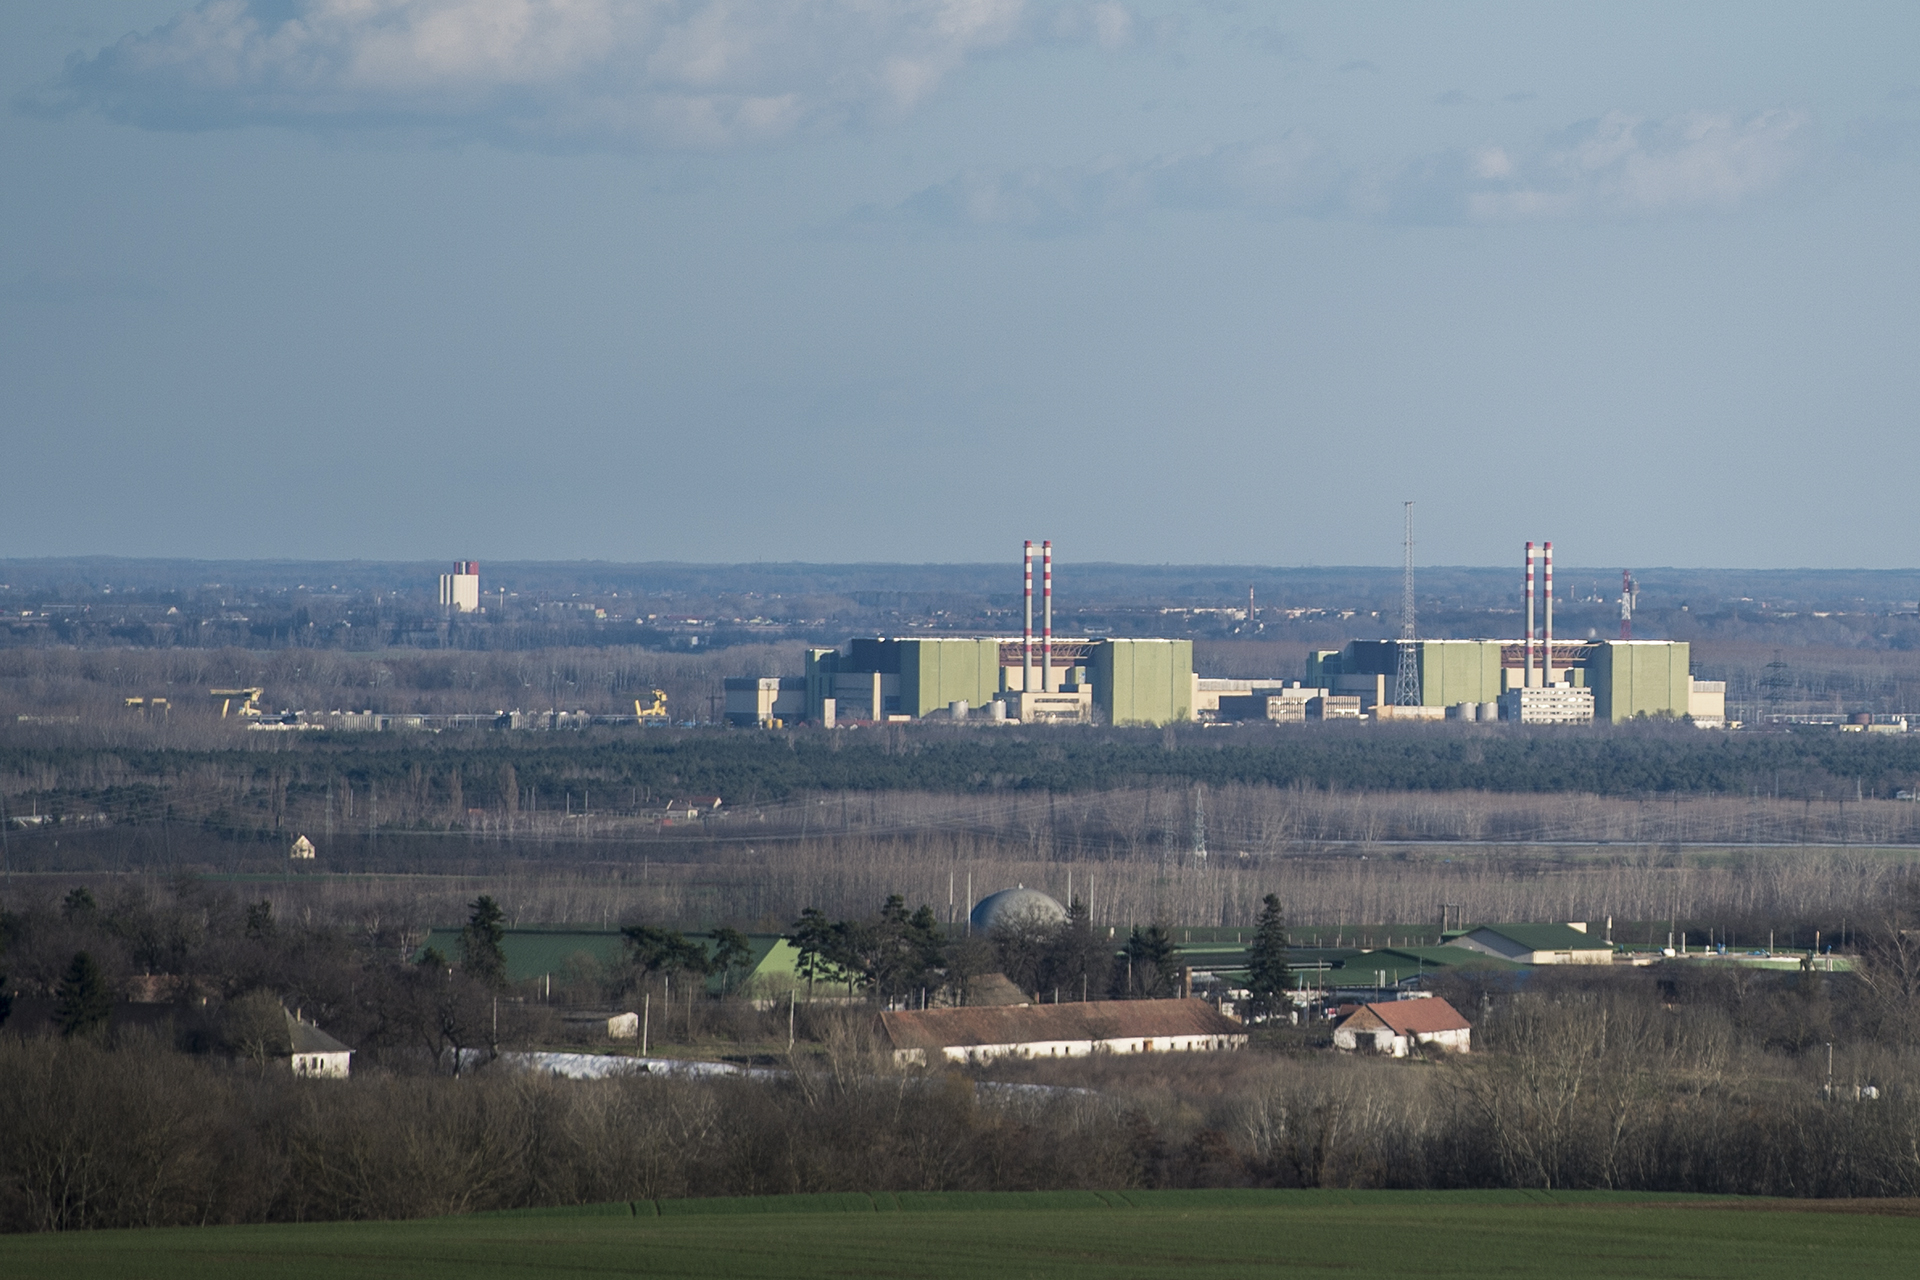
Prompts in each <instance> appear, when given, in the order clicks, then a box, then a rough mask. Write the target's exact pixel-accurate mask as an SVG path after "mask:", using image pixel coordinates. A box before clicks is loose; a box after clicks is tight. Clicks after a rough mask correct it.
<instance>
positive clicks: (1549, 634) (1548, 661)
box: [1540, 542, 1554, 684]
mask: <svg viewBox="0 0 1920 1280" xmlns="http://www.w3.org/2000/svg"><path fill="white" fill-rule="evenodd" d="M1545 546H1546V555H1545V560H1546V566H1547V574H1546V578H1547V581H1546V595H1547V620H1546V628H1545V630H1546V643H1545V644H1544V645H1542V646H1541V650H1540V665H1541V666H1542V667H1543V668H1545V670H1546V679H1545V680H1543V681H1542V682H1541V683H1543V684H1552V683H1553V680H1554V672H1553V544H1552V543H1551V542H1549V543H1546V544H1545Z"/></svg>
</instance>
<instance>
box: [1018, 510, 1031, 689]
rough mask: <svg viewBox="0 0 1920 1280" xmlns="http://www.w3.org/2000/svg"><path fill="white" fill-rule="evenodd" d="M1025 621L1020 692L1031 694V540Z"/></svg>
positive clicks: (1029, 542) (1028, 542)
mask: <svg viewBox="0 0 1920 1280" xmlns="http://www.w3.org/2000/svg"><path fill="white" fill-rule="evenodd" d="M1026 559H1027V585H1026V590H1025V595H1026V606H1027V620H1026V624H1025V626H1024V627H1023V628H1022V629H1021V632H1020V691H1021V692H1022V693H1032V692H1033V539H1031V538H1029V539H1027V555H1026Z"/></svg>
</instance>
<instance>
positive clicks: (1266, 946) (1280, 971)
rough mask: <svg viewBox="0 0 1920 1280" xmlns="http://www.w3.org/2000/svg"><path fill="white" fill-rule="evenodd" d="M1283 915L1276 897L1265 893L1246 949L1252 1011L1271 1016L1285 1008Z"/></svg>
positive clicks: (1288, 979) (1287, 972) (1287, 973)
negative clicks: (1250, 944) (1258, 916)
mask: <svg viewBox="0 0 1920 1280" xmlns="http://www.w3.org/2000/svg"><path fill="white" fill-rule="evenodd" d="M1287 946H1288V943H1287V916H1286V912H1284V911H1283V910H1281V907H1280V898H1279V896H1278V895H1276V894H1271V893H1270V894H1268V895H1267V896H1266V898H1265V899H1264V900H1262V902H1261V904H1260V923H1259V924H1257V925H1255V926H1254V930H1253V945H1252V946H1251V947H1249V948H1248V949H1247V990H1248V991H1249V992H1251V993H1252V995H1253V1009H1254V1012H1255V1013H1256V1014H1259V1015H1262V1016H1265V1017H1271V1016H1273V1015H1274V1014H1275V1013H1277V1012H1278V1011H1280V1010H1281V1009H1283V1008H1285V1007H1286V1005H1287V1003H1288V1000H1287V990H1288V988H1290V987H1291V986H1292V985H1293V971H1292V970H1291V969H1290V968H1288V966H1287Z"/></svg>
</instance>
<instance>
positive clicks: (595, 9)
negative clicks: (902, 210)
mask: <svg viewBox="0 0 1920 1280" xmlns="http://www.w3.org/2000/svg"><path fill="white" fill-rule="evenodd" d="M1071 12H1073V11H1069V16H1071ZM1052 16H1053V17H1054V20H1055V22H1056V24H1057V22H1058V21H1060V20H1061V19H1060V17H1059V12H1058V11H1056V12H1055V14H1053V15H1052ZM1081 23H1082V25H1083V26H1084V28H1085V31H1086V38H1088V39H1092V40H1095V41H1098V42H1100V43H1102V44H1118V43H1124V42H1125V40H1126V39H1128V38H1129V36H1130V34H1131V23H1132V20H1131V15H1130V12H1129V11H1128V10H1126V9H1124V8H1123V7H1121V6H1119V5H1115V4H1099V5H1093V6H1090V7H1088V8H1086V9H1085V10H1084V12H1083V14H1082V18H1081ZM1035 25H1036V24H1035V21H1034V20H1032V19H1031V18H1030V15H1029V14H1028V12H1027V9H1026V6H1025V4H1024V0H206V2H205V3H202V4H200V5H198V6H196V7H194V8H192V9H189V10H187V11H186V12H184V13H182V14H180V15H179V16H177V17H175V18H174V19H173V20H172V21H170V22H168V23H166V24H165V25H163V26H160V27H157V28H155V29H153V30H151V31H145V32H139V33H135V34H132V35H128V36H126V37H124V38H122V39H121V40H119V41H118V42H116V43H115V44H112V45H109V46H107V47H106V48H104V49H101V50H100V51H98V52H97V53H95V54H93V55H91V56H83V55H75V56H74V57H73V58H72V59H70V60H69V62H68V64H67V66H66V68H65V70H64V71H63V72H62V73H61V74H60V75H59V76H58V77H57V78H56V79H55V80H54V81H53V82H52V83H50V84H48V85H45V86H43V87H42V88H40V89H38V90H36V91H34V92H32V93H30V94H28V95H25V96H23V98H21V99H20V100H19V103H18V104H19V105H20V106H22V107H23V108H25V109H27V110H29V111H33V112H37V113H41V114H58V113H63V112H67V111H73V110H79V109H87V108H91V109H96V110H99V111H102V112H104V113H106V114H107V115H108V116H110V117H112V118H113V119H116V120H120V121H123V122H126V123H129V124H135V125H139V126H143V127H146V128H156V129H211V128H225V127H235V126H241V125H249V124H271V125H281V126H291V127H304V128H322V129H360V128H369V127H386V126H393V125H403V126H425V127H428V128H432V129H438V130H441V131H443V132H445V133H448V134H451V135H454V136H473V137H482V138H487V139H490V140H493V141H497V142H502V143H507V144H510V145H521V146H556V145H557V146H575V147H579V146H585V147H600V146H614V147H660V148H692V149H700V148H718V147H726V146H731V145H736V144H741V143H755V142H765V141H770V140H775V139H779V138H783V137H787V136H790V135H793V134H796V133H802V132H806V131H809V130H817V129H822V128H831V127H834V126H837V125H843V124H846V123H848V122H851V121H855V120H859V119H864V118H872V117H884V116H887V115H891V114H897V113H900V112H904V111H906V110H909V109H911V108H912V107H913V106H915V105H916V104H917V103H919V102H921V101H923V100H924V99H925V98H926V97H927V96H928V95H929V94H931V93H933V92H934V91H935V90H936V89H937V88H938V87H939V86H940V84H941V83H942V82H943V81H945V80H946V79H947V78H948V77H949V76H951V75H952V74H954V72H955V71H957V70H958V69H959V68H960V67H961V66H962V65H963V64H964V63H965V62H966V61H967V60H968V59H969V58H972V57H974V56H976V55H978V54H980V53H982V52H984V51H987V50H991V49H994V48H998V47H1002V46H1005V45H1008V44H1010V43H1013V42H1015V41H1016V40H1019V39H1022V38H1026V37H1028V36H1030V35H1033V34H1048V35H1053V34H1055V33H1053V32H1045V33H1036V32H1034V31H1032V30H1031V28H1033V27H1034V26H1035ZM1056 38H1057V36H1056Z"/></svg>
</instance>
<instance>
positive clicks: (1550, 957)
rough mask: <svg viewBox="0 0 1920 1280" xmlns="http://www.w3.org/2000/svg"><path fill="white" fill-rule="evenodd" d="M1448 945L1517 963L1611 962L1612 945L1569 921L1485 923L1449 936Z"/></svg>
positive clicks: (1579, 922) (1581, 925)
mask: <svg viewBox="0 0 1920 1280" xmlns="http://www.w3.org/2000/svg"><path fill="white" fill-rule="evenodd" d="M1446 945H1447V946H1450V947H1465V948H1467V949H1468V950H1469V951H1478V952H1479V953H1480V954H1482V955H1488V956H1498V957H1499V958H1500V959H1502V960H1511V961H1513V962H1514V963H1515V964H1612V963H1613V944H1612V943H1611V942H1608V941H1606V940H1605V939H1603V938H1596V937H1593V936H1591V935H1589V934H1588V933H1587V924H1586V921H1584V920H1576V921H1573V922H1572V923H1570V924H1483V925H1476V926H1475V927H1473V928H1471V929H1469V930H1467V931H1466V932H1465V933H1462V934H1459V935H1457V936H1455V937H1451V938H1448V939H1447V941H1446Z"/></svg>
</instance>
